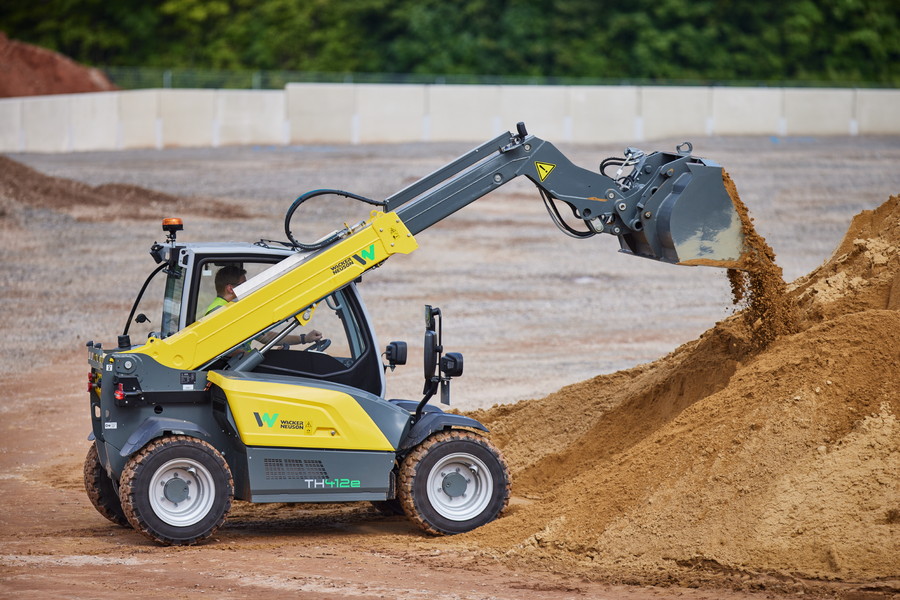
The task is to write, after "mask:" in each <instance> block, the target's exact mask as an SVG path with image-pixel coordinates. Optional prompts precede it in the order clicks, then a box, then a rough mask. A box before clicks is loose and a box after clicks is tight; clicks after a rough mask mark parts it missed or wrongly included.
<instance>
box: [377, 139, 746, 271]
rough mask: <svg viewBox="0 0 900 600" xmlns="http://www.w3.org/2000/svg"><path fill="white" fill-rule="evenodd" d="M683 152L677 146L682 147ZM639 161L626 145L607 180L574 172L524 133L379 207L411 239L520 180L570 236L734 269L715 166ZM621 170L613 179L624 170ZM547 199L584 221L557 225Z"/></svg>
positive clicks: (730, 219)
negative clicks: (602, 238)
mask: <svg viewBox="0 0 900 600" xmlns="http://www.w3.org/2000/svg"><path fill="white" fill-rule="evenodd" d="M685 147H686V150H682V148H685ZM691 149H692V148H691V145H690V144H689V143H687V142H685V143H684V144H682V145H681V146H679V147H678V148H677V149H676V153H664V152H654V153H652V154H650V155H645V154H644V153H643V152H641V151H640V150H637V149H636V148H628V149H627V150H626V155H625V158H624V159H607V161H604V166H608V164H611V165H615V166H620V167H621V168H620V169H619V173H618V174H617V178H616V179H613V178H611V177H608V176H607V175H605V174H604V173H603V172H602V170H603V168H602V167H601V172H600V173H595V172H592V171H588V170H586V169H583V168H581V167H578V166H576V165H574V164H572V162H571V161H570V160H569V159H567V158H566V157H565V156H564V155H563V154H562V152H560V151H559V150H558V149H557V148H556V147H555V146H554V145H553V144H551V143H550V142H547V141H544V140H542V139H540V138H537V137H535V136H533V135H530V134H528V132H527V131H526V129H525V125H524V123H519V124H518V127H517V133H516V134H515V135H513V134H511V133H508V132H507V133H504V134H502V135H499V136H497V137H496V138H494V139H492V140H490V141H487V142H485V143H484V144H482V145H480V146H478V147H477V148H475V149H474V150H471V151H470V152H468V153H467V154H464V155H463V156H461V157H459V158H458V159H456V160H455V161H453V162H451V163H449V164H448V165H446V166H444V167H442V168H440V169H438V170H437V171H435V172H434V173H432V174H431V175H428V176H427V177H425V178H423V179H421V180H419V181H417V182H416V183H414V184H412V185H411V186H409V187H407V188H406V189H404V190H402V191H400V192H397V193H396V194H394V195H393V196H391V197H390V198H388V199H387V200H386V201H385V211H396V212H397V216H399V217H400V219H401V220H402V221H403V223H404V224H406V226H407V227H408V228H409V230H410V232H412V233H413V235H415V234H417V233H419V232H420V231H422V230H424V229H427V228H428V227H430V226H432V225H434V224H435V223H437V222H439V221H441V220H443V219H445V218H447V217H448V216H450V215H451V214H453V213H455V212H456V211H458V210H459V209H461V208H463V207H465V206H468V205H469V204H471V203H472V202H474V201H475V200H477V199H479V198H481V197H482V196H484V195H485V194H488V193H490V192H492V191H494V190H495V189H497V188H498V187H500V186H502V185H504V184H506V183H507V182H509V181H511V180H513V179H515V178H516V177H518V176H519V175H524V176H525V177H527V178H528V179H530V180H531V181H532V182H534V184H535V185H536V186H537V187H538V189H539V190H540V192H541V195H542V196H543V198H544V202H545V203H546V204H547V209H548V211H549V212H550V215H551V217H552V218H553V220H554V221H555V222H556V224H557V226H559V227H560V229H562V230H563V231H564V232H565V233H567V234H569V235H571V236H573V237H591V236H593V235H595V234H598V233H607V234H611V235H615V236H617V237H618V238H619V243H620V245H621V249H622V251H623V252H626V253H630V254H634V255H636V256H642V257H645V258H652V259H656V260H661V261H665V262H670V263H680V264H707V265H712V266H722V267H734V266H737V261H738V260H739V259H740V255H741V253H742V251H743V249H744V238H743V234H742V233H741V229H740V218H739V217H738V214H737V212H736V211H735V209H734V206H733V204H732V202H731V198H730V197H729V196H728V192H727V191H726V190H725V187H724V184H723V181H722V175H723V174H722V167H721V165H719V164H717V163H715V162H714V161H711V160H707V159H702V158H695V157H693V156H691V155H690V151H691ZM626 167H628V168H630V172H629V173H628V174H626V175H625V176H621V173H622V171H623V169H624V168H626ZM556 201H560V202H563V203H565V204H567V205H568V206H569V208H570V209H571V211H572V214H573V215H574V216H575V217H576V218H577V219H580V220H582V221H584V223H585V225H586V229H584V230H580V231H579V230H576V229H574V228H572V227H571V226H569V225H568V224H567V223H566V222H565V221H563V220H562V217H561V216H560V214H559V212H558V209H557V206H556V204H555V202H556Z"/></svg>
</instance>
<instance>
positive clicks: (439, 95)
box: [427, 85, 500, 143]
mask: <svg viewBox="0 0 900 600" xmlns="http://www.w3.org/2000/svg"><path fill="white" fill-rule="evenodd" d="M427 94H428V97H427V98H428V103H427V106H428V111H427V112H428V114H429V116H430V123H431V132H430V139H431V140H434V141H441V142H457V141H459V142H479V143H480V142H483V141H484V140H487V139H490V138H491V137H493V136H494V135H495V134H496V133H499V132H495V131H494V127H495V121H498V120H499V119H498V114H499V109H500V86H497V85H430V86H428V87H427Z"/></svg>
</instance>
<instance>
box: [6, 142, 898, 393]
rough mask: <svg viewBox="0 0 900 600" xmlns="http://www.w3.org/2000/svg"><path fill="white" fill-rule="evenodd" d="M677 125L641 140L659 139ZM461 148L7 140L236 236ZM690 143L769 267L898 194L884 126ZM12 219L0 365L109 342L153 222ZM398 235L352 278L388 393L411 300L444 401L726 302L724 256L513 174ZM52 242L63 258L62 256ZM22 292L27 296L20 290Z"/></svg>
mask: <svg viewBox="0 0 900 600" xmlns="http://www.w3.org/2000/svg"><path fill="white" fill-rule="evenodd" d="M681 141H682V140H674V139H673V140H664V141H660V142H656V143H649V142H648V143H644V144H642V146H643V147H644V149H645V150H647V151H652V150H671V149H673V148H674V146H675V145H676V144H677V143H680V142H681ZM472 146H474V144H472V145H469V144H402V145H366V146H353V147H348V146H316V147H311V146H302V147H231V148H218V149H167V150H162V151H158V150H141V151H126V152H103V153H79V154H59V155H37V154H27V155H25V154H22V155H15V154H12V155H9V156H10V157H11V158H13V159H15V160H18V161H21V162H23V163H25V164H27V165H29V166H31V167H33V168H35V169H37V170H39V171H41V172H43V173H46V174H49V175H53V176H58V177H66V178H71V179H74V180H78V181H81V182H84V183H88V184H91V185H98V184H102V183H125V184H134V185H138V186H142V187H147V188H152V189H156V190H160V191H163V192H167V193H170V194H174V195H179V196H206V197H214V198H218V199H223V200H225V201H227V202H232V203H234V204H236V205H237V204H239V205H240V206H242V207H244V208H245V209H246V210H247V211H248V212H250V213H251V214H254V215H258V216H257V217H255V218H252V219H248V220H245V221H233V220H232V221H229V220H218V219H209V218H192V219H189V220H188V222H187V223H186V230H185V232H184V233H183V234H182V235H181V236H179V239H180V240H182V241H212V240H246V241H253V240H256V239H259V238H260V237H263V238H276V239H283V238H284V234H283V224H282V222H283V215H284V212H285V210H286V208H287V207H288V206H289V205H290V202H291V201H292V200H293V199H294V198H295V197H296V196H298V195H299V194H301V193H303V192H305V191H308V190H312V189H316V188H321V187H331V188H339V189H345V190H348V191H352V192H355V193H358V194H362V195H365V196H368V197H371V198H376V199H381V198H385V197H387V196H389V195H390V194H392V193H393V192H395V191H397V190H399V189H401V188H403V187H405V186H406V185H408V184H410V183H412V182H413V181H415V180H416V179H418V178H419V177H422V176H424V175H426V174H428V173H430V172H431V171H433V170H434V169H436V168H438V167H440V166H442V165H443V164H445V163H446V162H448V161H450V160H452V159H453V158H455V157H456V156H458V155H460V154H462V153H464V152H466V151H467V150H468V149H470V148H471V147H472ZM560 149H561V150H562V151H563V152H564V153H565V154H566V155H567V156H569V158H570V159H572V160H573V162H575V163H576V164H579V165H581V166H584V167H587V168H592V167H593V168H596V165H598V164H599V162H600V161H601V160H602V159H603V158H605V157H607V156H615V155H620V154H621V148H618V147H612V146H572V145H560ZM694 154H695V155H699V156H706V157H709V158H712V159H714V160H717V161H718V162H719V163H721V164H722V165H724V166H725V168H726V170H727V171H728V172H729V173H730V175H731V177H732V178H733V179H734V181H735V182H736V184H737V186H738V190H739V192H740V193H741V197H742V199H743V200H744V202H745V204H746V205H747V206H748V207H749V208H750V211H751V214H752V215H753V217H754V218H755V224H756V227H757V229H758V231H759V232H760V233H761V234H763V235H764V236H765V237H766V238H767V239H768V241H769V243H770V245H771V246H772V247H773V248H774V249H775V252H776V253H777V255H778V262H779V264H780V265H781V266H782V268H783V269H784V273H785V279H786V280H788V281H791V280H793V279H794V278H796V277H799V276H801V275H803V274H805V273H807V272H808V271H810V270H811V269H813V268H815V267H816V266H818V265H819V264H820V263H821V262H822V261H823V260H824V259H826V258H827V257H828V256H829V255H830V253H831V251H832V249H833V248H834V247H835V245H836V244H837V242H838V241H839V240H840V238H841V237H842V235H843V233H844V231H845V230H846V227H847V225H848V223H849V221H850V218H851V217H852V216H853V215H854V214H856V213H858V212H859V211H861V210H864V209H872V208H875V207H876V206H878V205H879V204H880V203H881V202H883V201H884V200H886V199H887V198H888V196H889V195H891V194H897V193H900V170H898V169H897V165H898V164H900V160H898V158H900V138H898V137H853V138H768V137H764V138H763V137H746V138H702V139H700V140H699V141H696V140H695V144H694ZM307 207H309V208H307ZM368 210H369V207H368V206H364V205H359V204H350V203H348V202H344V201H340V200H327V199H326V200H314V201H312V202H310V203H308V204H307V205H304V207H303V208H302V209H301V210H300V211H299V213H298V215H297V217H295V221H294V232H295V234H296V235H297V236H298V238H299V239H304V238H305V239H307V240H312V239H317V238H318V237H319V236H320V235H322V234H324V233H327V232H328V231H331V230H332V229H335V228H337V227H339V226H340V225H341V224H342V223H343V222H345V221H346V222H356V221H358V220H360V219H362V218H364V217H365V216H367V214H368ZM161 216H162V215H161ZM98 218H102V215H100V216H99V217H98ZM22 222H23V224H24V225H25V226H26V232H27V233H26V238H27V237H28V236H33V237H34V239H30V240H27V243H25V244H20V243H19V242H16V248H10V246H9V245H8V244H4V246H6V247H7V250H6V251H5V252H4V254H5V255H6V259H5V260H4V261H3V263H4V264H3V265H2V267H0V269H2V270H0V274H2V275H3V278H4V280H6V281H7V282H9V283H10V284H11V285H12V287H13V288H14V289H15V288H16V287H19V288H21V289H20V290H19V291H22V293H21V294H19V296H21V302H20V303H19V304H15V303H13V304H8V305H7V306H8V309H9V310H11V311H13V312H15V311H18V309H17V308H16V307H21V311H19V313H18V314H15V316H14V315H13V314H11V313H7V318H6V319H3V321H4V322H7V321H9V320H15V321H16V322H17V323H20V324H21V325H24V327H23V328H22V329H21V330H18V328H17V331H16V332H15V334H13V335H11V336H10V337H7V340H6V342H4V346H5V348H4V352H3V354H4V359H5V360H4V366H3V372H11V371H13V372H16V371H20V370H21V369H22V368H24V367H26V366H27V365H31V366H34V362H35V355H34V353H32V352H30V351H29V350H30V348H32V347H46V344H47V343H48V342H50V341H55V342H56V343H57V345H56V347H57V348H58V347H59V346H58V342H59V340H60V339H62V340H66V341H65V342H64V345H66V344H68V343H69V340H72V345H71V347H72V348H73V349H74V348H77V347H79V346H81V345H82V344H83V343H84V341H85V340H86V339H95V338H96V339H104V340H109V341H111V340H112V339H114V337H113V336H114V335H115V333H117V329H118V328H120V327H121V325H122V322H123V321H124V318H125V316H126V315H127V310H128V307H129V306H130V303H131V299H132V298H133V297H134V294H135V293H136V291H137V289H138V288H139V286H140V282H141V281H142V280H143V278H144V277H145V274H146V273H149V271H150V269H151V268H152V263H151V262H150V259H149V258H148V257H147V256H146V254H145V253H146V251H147V248H148V247H149V245H150V243H151V242H153V241H154V240H156V239H162V237H163V236H162V232H161V231H160V230H159V225H158V224H157V223H156V222H150V221H140V222H135V221H117V222H116V223H115V225H114V226H110V225H108V224H105V223H102V222H99V223H86V222H81V221H74V220H72V219H70V218H67V217H60V216H59V215H58V214H57V213H49V212H48V211H32V212H31V213H28V214H26V215H24V216H23V217H22ZM2 235H3V236H4V237H6V238H8V241H9V242H12V241H13V237H15V239H16V240H19V239H20V238H19V236H18V235H15V236H13V234H12V233H10V232H9V230H3V231H2ZM417 239H418V241H419V244H420V249H419V250H418V251H416V252H414V253H413V254H411V255H409V256H400V257H395V258H393V259H391V261H390V262H388V263H387V264H386V265H385V266H384V267H383V268H381V269H378V270H377V271H375V272H373V273H372V274H371V275H369V276H367V277H366V278H365V281H364V283H363V285H362V287H361V289H362V292H363V295H364V297H365V299H366V302H367V304H368V307H369V311H370V313H371V314H372V316H373V318H374V320H375V322H376V329H377V334H378V337H379V340H380V342H381V345H382V346H383V345H384V344H385V343H387V342H388V341H391V340H395V339H402V340H406V341H408V342H409V343H410V364H409V365H407V366H406V367H405V368H404V367H401V368H398V370H397V371H396V372H395V373H393V374H389V395H390V396H392V397H412V398H416V397H418V396H419V394H420V390H421V375H420V371H421V370H420V368H419V361H418V356H419V355H420V348H421V336H422V323H421V321H422V319H421V314H422V306H423V305H424V304H426V303H429V304H434V305H437V306H440V307H441V309H442V310H443V313H444V315H445V324H444V335H445V345H446V346H447V348H448V349H449V350H452V351H461V352H463V353H464V355H465V357H466V370H465V375H464V376H463V377H462V378H460V379H458V380H457V381H455V382H454V384H453V398H454V405H455V406H456V407H458V408H461V409H472V408H478V407H483V406H490V405H492V404H494V403H495V402H512V401H516V400H519V399H527V398H538V397H542V396H544V395H546V394H547V393H550V392H552V391H554V390H556V389H559V388H560V387H561V386H563V385H566V384H569V383H574V382H577V381H581V380H584V379H587V378H590V377H592V376H595V375H598V374H601V373H608V372H612V371H616V370H618V369H623V368H628V367H631V366H634V365H636V364H640V363H644V362H649V361H652V360H655V359H656V358H658V357H660V356H661V355H664V354H666V353H667V352H669V351H671V350H672V349H674V348H676V347H677V346H679V345H680V344H682V343H684V342H686V341H689V340H691V339H694V338H696V337H697V336H698V335H699V334H700V333H702V332H703V331H705V330H706V329H708V328H709V327H711V326H712V325H713V324H714V323H715V322H716V321H718V320H720V319H722V318H724V317H725V316H727V315H728V314H730V312H731V310H732V307H731V304H730V297H729V288H728V283H727V280H726V278H725V274H724V271H721V270H718V269H710V268H704V267H697V268H685V267H675V266H671V265H666V264H660V263H656V262H653V261H649V260H639V259H636V258H633V257H630V256H626V255H623V254H620V253H618V252H617V249H618V244H617V243H616V241H615V240H614V239H613V238H611V237H610V236H597V237H595V238H591V239H590V240H586V241H585V240H573V239H570V238H568V237H566V236H564V235H562V234H561V233H560V232H558V231H557V230H556V229H555V227H553V225H552V224H551V222H550V220H549V217H548V216H547V214H546V212H545V210H544V208H543V206H542V204H541V202H540V200H539V197H538V195H537V193H536V190H534V187H533V186H532V185H531V183H530V182H528V181H527V180H524V179H521V180H517V181H514V182H512V183H510V184H509V185H507V186H505V187H504V188H502V189H501V190H499V191H498V192H496V193H494V194H492V195H490V196H487V197H485V198H484V199H482V200H480V201H478V202H476V203H475V204H473V205H471V206H469V207H467V208H466V209H465V210H463V211H461V212H459V213H457V214H456V215H454V216H453V217H451V218H449V219H447V220H445V221H444V222H442V223H440V224H438V225H436V226H434V227H432V228H431V229H429V230H427V231H425V232H422V233H420V234H419V235H418V236H417ZM26 247H27V248H28V251H27V252H25V251H24V250H23V248H26ZM61 249H64V250H62V251H61ZM17 256H21V258H19V259H17V258H16V257H17ZM63 256H80V257H81V258H80V259H79V260H77V261H73V262H65V261H62V260H61V259H62V257H63ZM101 256H102V259H101V258H100V257H101ZM10 258H12V259H13V260H12V261H10V260H9V259H10ZM84 280H89V281H91V285H90V286H86V287H81V288H79V291H78V292H75V295H73V292H72V289H71V287H66V286H64V287H63V289H57V288H48V286H47V285H46V282H47V281H62V282H63V283H65V282H69V283H70V284H72V285H77V284H78V282H81V281H84ZM26 288H27V289H26ZM35 294H37V295H38V296H39V297H41V298H42V300H41V301H40V302H39V303H38V305H37V306H36V305H35V301H34V297H35ZM12 340H15V341H16V344H15V347H12V346H13V345H12V343H11V342H12ZM38 354H40V353H38ZM37 362H38V363H39V362H40V358H38V359H37ZM26 363H27V365H26Z"/></svg>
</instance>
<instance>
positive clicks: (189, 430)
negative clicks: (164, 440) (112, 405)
mask: <svg viewBox="0 0 900 600" xmlns="http://www.w3.org/2000/svg"><path fill="white" fill-rule="evenodd" d="M166 433H173V434H181V435H190V436H194V437H201V436H202V437H207V438H208V437H210V435H209V433H208V432H207V431H206V430H205V429H203V428H202V427H200V426H199V425H197V424H195V423H191V422H190V421H184V420H181V419H167V418H164V417H149V418H147V419H146V420H144V422H143V423H141V425H140V427H138V428H137V429H135V430H134V433H132V434H131V436H129V438H128V441H127V442H126V443H125V446H124V447H123V448H122V450H121V451H120V452H119V455H120V456H124V457H126V458H127V457H129V456H131V455H132V454H134V453H135V452H137V451H138V450H140V449H141V448H143V447H144V446H145V445H146V444H147V442H149V441H150V440H152V439H154V438H158V437H161V436H163V435H164V434H166Z"/></svg>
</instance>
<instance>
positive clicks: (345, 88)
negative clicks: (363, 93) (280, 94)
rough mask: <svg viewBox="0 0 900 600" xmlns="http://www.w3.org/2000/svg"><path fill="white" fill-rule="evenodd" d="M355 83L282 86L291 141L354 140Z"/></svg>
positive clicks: (333, 141) (342, 142)
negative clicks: (283, 87)
mask: <svg viewBox="0 0 900 600" xmlns="http://www.w3.org/2000/svg"><path fill="white" fill-rule="evenodd" d="M356 87H357V86H356V85H352V84H340V83H289V84H288V85H287V87H286V88H285V94H286V102H287V118H288V120H289V122H290V127H291V131H290V141H291V143H292V144H309V143H317V142H325V143H332V144H349V143H351V142H352V141H354V135H357V134H356V132H355V131H354V115H355V114H356Z"/></svg>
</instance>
